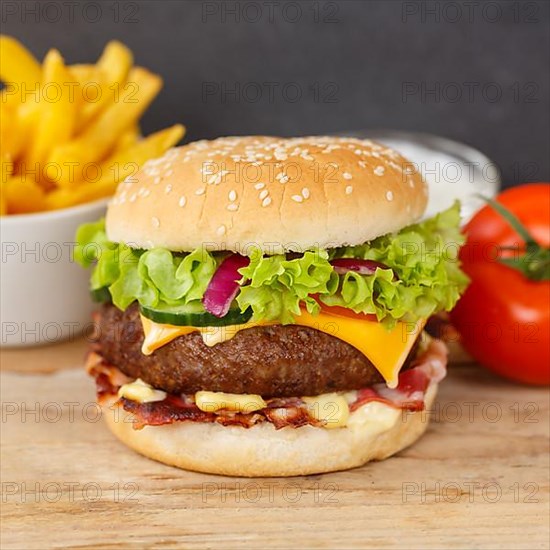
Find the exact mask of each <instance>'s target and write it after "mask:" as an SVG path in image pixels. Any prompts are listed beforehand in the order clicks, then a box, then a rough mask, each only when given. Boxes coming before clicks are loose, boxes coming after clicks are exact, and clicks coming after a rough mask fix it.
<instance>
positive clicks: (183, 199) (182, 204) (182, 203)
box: [178, 195, 187, 208]
mask: <svg viewBox="0 0 550 550" xmlns="http://www.w3.org/2000/svg"><path fill="white" fill-rule="evenodd" d="M186 202H187V199H186V198H185V197H184V196H183V195H182V196H181V197H180V200H179V201H178V204H179V205H180V206H181V207H182V208H183V207H184V206H185V203H186Z"/></svg>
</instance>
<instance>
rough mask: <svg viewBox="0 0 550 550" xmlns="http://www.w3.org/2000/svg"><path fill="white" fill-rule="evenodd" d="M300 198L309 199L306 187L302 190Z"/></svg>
mask: <svg viewBox="0 0 550 550" xmlns="http://www.w3.org/2000/svg"><path fill="white" fill-rule="evenodd" d="M302 197H304V199H309V189H308V188H307V187H304V188H303V189H302Z"/></svg>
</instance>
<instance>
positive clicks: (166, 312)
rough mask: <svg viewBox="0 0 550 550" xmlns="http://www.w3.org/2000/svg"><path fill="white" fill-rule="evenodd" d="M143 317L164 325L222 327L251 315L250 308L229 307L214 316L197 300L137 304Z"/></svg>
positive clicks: (248, 318)
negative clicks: (157, 304)
mask: <svg viewBox="0 0 550 550" xmlns="http://www.w3.org/2000/svg"><path fill="white" fill-rule="evenodd" d="M139 309H140V311H141V313H142V315H143V316H144V317H147V319H151V321H155V323H162V324H165V325H176V326H178V327H223V326H227V325H242V324H243V323H246V322H247V321H249V320H250V318H251V317H252V309H250V308H248V309H247V310H246V311H245V312H244V313H241V311H240V310H239V309H236V308H235V309H230V310H229V311H228V312H227V315H225V316H224V317H216V316H215V315H212V314H211V313H208V311H205V310H204V308H203V306H202V303H201V302H199V301H196V302H190V303H189V304H184V305H181V306H168V305H167V306H156V307H146V306H139Z"/></svg>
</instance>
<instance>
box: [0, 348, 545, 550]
mask: <svg viewBox="0 0 550 550" xmlns="http://www.w3.org/2000/svg"><path fill="white" fill-rule="evenodd" d="M84 350H85V343H84V342H83V341H77V342H73V343H70V344H60V345H57V346H50V347H45V348H35V349H28V350H9V351H7V350H3V351H2V356H1V359H2V374H1V399H2V424H1V428H2V432H1V444H2V461H1V478H2V531H1V541H0V543H1V548H2V549H8V548H27V549H32V548H79V549H84V548H97V547H99V548H106V549H115V548H116V549H118V548H142V547H148V548H216V549H218V548H248V549H253V548H290V547H292V548H336V547H337V548H411V549H414V548H526V549H527V548H529V549H534V548H548V547H549V545H550V527H549V525H550V522H549V519H550V518H549V472H550V463H549V456H550V455H549V444H548V441H549V400H548V391H547V390H546V389H537V388H529V387H524V386H517V385H513V384H509V383H507V382H505V381H502V380H500V379H497V378H495V377H493V376H492V375H490V374H488V373H486V372H485V371H483V370H481V369H479V368H478V367H476V366H475V365H473V364H469V365H460V366H455V367H452V368H451V369H450V373H449V376H448V378H447V379H446V380H445V381H444V383H443V384H442V387H441V391H440V395H439V398H438V401H437V404H436V406H435V407H434V409H433V411H432V417H433V418H432V423H431V425H430V428H429V430H428V432H427V434H426V435H425V437H424V438H423V439H421V440H420V441H419V442H418V443H417V444H415V445H414V446H412V447H411V448H409V449H407V450H405V451H403V452H401V453H400V454H399V455H397V456H395V457H393V458H391V459H389V460H386V461H384V462H380V463H372V464H369V465H367V466H366V467H363V468H358V469H355V470H351V471H347V472H339V473H333V474H325V475H320V476H311V477H297V478H288V479H257V480H250V479H239V478H226V477H217V476H211V475H204V474H197V473H192V472H185V471H180V470H177V469H174V468H171V467H168V466H164V465H162V464H158V463H156V462H153V461H151V460H148V459H146V458H143V457H141V456H139V455H137V454H135V453H134V452H133V451H131V450H129V449H127V448H125V447H124V446H123V445H121V444H120V443H118V441H116V440H115V439H114V438H113V437H112V436H111V434H110V433H109V432H108V431H107V429H106V427H105V426H104V425H103V424H102V422H101V419H100V418H99V417H98V414H97V409H96V407H95V405H94V384H93V382H92V381H91V380H90V379H88V378H87V377H86V375H85V374H84V372H83V370H82V368H81V364H80V363H81V357H82V355H83V353H84Z"/></svg>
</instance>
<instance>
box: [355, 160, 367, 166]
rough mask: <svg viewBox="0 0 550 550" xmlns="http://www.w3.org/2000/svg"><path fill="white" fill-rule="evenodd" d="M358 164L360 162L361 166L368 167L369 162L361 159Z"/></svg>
mask: <svg viewBox="0 0 550 550" xmlns="http://www.w3.org/2000/svg"><path fill="white" fill-rule="evenodd" d="M357 164H358V165H359V166H360V167H361V168H366V167H367V163H366V162H365V161H364V160H360V161H359V162H358V163H357Z"/></svg>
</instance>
